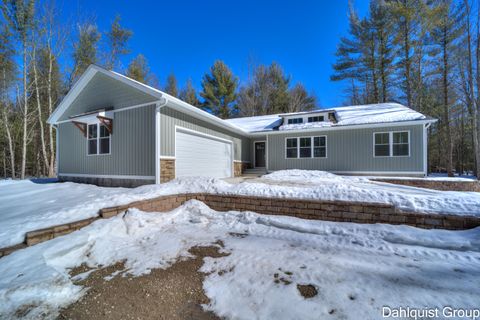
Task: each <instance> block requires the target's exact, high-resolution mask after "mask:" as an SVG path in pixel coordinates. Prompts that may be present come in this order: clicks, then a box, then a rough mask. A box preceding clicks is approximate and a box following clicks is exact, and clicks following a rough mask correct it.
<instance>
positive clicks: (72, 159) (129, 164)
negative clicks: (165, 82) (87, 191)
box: [58, 105, 155, 176]
mask: <svg viewBox="0 0 480 320" xmlns="http://www.w3.org/2000/svg"><path fill="white" fill-rule="evenodd" d="M58 130H59V132H58V133H59V172H60V173H64V174H66V173H80V174H97V175H136V176H154V175H155V163H154V158H155V107H154V106H153V105H152V106H148V107H144V108H136V109H131V110H126V111H122V112H116V113H115V119H114V121H113V135H112V136H111V150H110V151H111V154H110V155H92V156H87V140H86V138H85V137H84V136H83V135H82V133H81V132H80V130H79V129H78V128H77V127H75V126H74V125H73V124H72V123H70V122H67V123H62V124H60V125H59V129H58Z"/></svg>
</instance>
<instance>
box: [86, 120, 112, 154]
mask: <svg viewBox="0 0 480 320" xmlns="http://www.w3.org/2000/svg"><path fill="white" fill-rule="evenodd" d="M87 144H88V145H87V152H88V155H95V154H109V153H110V132H109V131H108V129H107V127H106V126H105V125H103V124H101V123H98V124H89V125H88V133H87Z"/></svg>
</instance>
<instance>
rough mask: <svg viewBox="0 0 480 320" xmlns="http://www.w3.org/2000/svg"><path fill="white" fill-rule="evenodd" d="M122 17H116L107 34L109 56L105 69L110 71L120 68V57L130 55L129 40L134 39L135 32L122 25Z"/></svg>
mask: <svg viewBox="0 0 480 320" xmlns="http://www.w3.org/2000/svg"><path fill="white" fill-rule="evenodd" d="M120 20H121V19H120V15H118V14H117V15H116V16H115V19H114V20H113V22H112V25H111V26H110V31H109V32H108V33H107V40H108V48H109V51H108V54H107V58H106V62H105V67H106V68H107V69H109V70H112V69H115V68H116V67H118V64H119V60H120V57H121V56H123V55H126V54H129V53H130V50H129V49H128V40H130V38H131V37H132V34H133V32H132V31H131V30H128V29H126V28H123V27H122V26H121V25H120Z"/></svg>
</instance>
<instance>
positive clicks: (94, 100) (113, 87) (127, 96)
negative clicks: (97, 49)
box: [59, 72, 158, 121]
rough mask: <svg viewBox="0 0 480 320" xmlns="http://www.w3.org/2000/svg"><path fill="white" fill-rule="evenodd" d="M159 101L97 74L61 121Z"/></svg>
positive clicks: (108, 77)
mask: <svg viewBox="0 0 480 320" xmlns="http://www.w3.org/2000/svg"><path fill="white" fill-rule="evenodd" d="M157 100H158V98H156V97H155V96H153V95H150V94H148V93H146V92H144V91H141V90H139V89H137V88H135V87H133V86H131V85H128V84H126V83H124V82H122V81H120V80H117V79H114V78H112V77H110V76H108V75H105V74H104V73H101V72H97V73H95V75H94V76H93V77H92V78H91V79H90V80H89V81H88V83H87V84H86V86H85V87H84V88H83V89H82V90H81V91H80V93H78V95H77V96H76V98H75V99H74V100H73V102H72V103H71V104H70V105H69V106H68V107H67V109H66V110H65V112H64V113H63V114H62V115H61V117H60V118H59V121H63V120H68V119H69V117H70V116H73V115H78V114H81V113H85V112H89V111H94V110H98V109H102V108H108V107H113V108H114V109H122V108H125V107H130V106H134V105H138V104H143V103H148V102H154V101H157Z"/></svg>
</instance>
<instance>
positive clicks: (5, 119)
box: [0, 25, 16, 179]
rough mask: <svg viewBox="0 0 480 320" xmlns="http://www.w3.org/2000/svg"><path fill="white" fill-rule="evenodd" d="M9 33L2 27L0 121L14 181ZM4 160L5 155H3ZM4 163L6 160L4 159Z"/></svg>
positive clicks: (13, 53) (12, 65)
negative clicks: (9, 92)
mask: <svg viewBox="0 0 480 320" xmlns="http://www.w3.org/2000/svg"><path fill="white" fill-rule="evenodd" d="M10 37H11V34H10V31H9V29H8V26H7V25H4V26H3V29H2V31H1V33H0V76H1V86H0V92H1V95H0V97H1V100H0V104H1V105H0V108H1V112H2V114H1V121H2V123H3V128H4V131H5V135H6V138H7V142H6V143H7V144H8V152H9V158H10V176H11V177H12V178H13V179H15V150H14V141H13V135H12V129H11V123H10V113H11V106H10V103H9V101H8V91H9V89H10V87H11V86H12V84H13V83H14V80H15V72H16V70H15V69H16V65H15V61H14V55H15V49H14V48H13V44H12V43H11V41H10ZM4 158H6V153H4ZM4 161H5V162H6V159H4Z"/></svg>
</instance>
